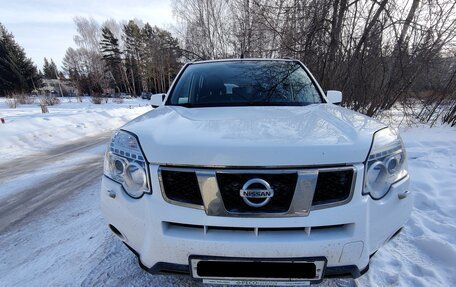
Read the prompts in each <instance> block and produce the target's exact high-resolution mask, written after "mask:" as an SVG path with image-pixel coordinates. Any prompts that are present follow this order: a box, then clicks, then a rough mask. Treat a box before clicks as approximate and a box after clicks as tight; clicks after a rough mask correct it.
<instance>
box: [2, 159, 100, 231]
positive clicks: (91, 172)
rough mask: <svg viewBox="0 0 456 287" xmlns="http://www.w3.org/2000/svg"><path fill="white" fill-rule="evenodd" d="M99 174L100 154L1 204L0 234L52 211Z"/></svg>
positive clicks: (96, 178) (15, 194)
mask: <svg viewBox="0 0 456 287" xmlns="http://www.w3.org/2000/svg"><path fill="white" fill-rule="evenodd" d="M102 174H103V158H102V156H101V155H99V156H95V157H93V158H91V159H90V160H88V161H84V162H81V163H78V164H76V165H75V166H74V167H73V168H70V169H67V170H64V171H62V172H61V173H58V174H57V176H54V177H51V178H49V179H46V180H44V181H42V182H40V183H38V184H37V185H35V186H32V187H29V188H26V189H24V190H22V191H20V192H17V193H14V194H13V195H12V196H10V197H8V198H7V199H5V200H2V201H0V218H1V219H2V220H1V221H0V233H1V232H3V231H6V230H7V229H8V227H10V226H14V227H17V225H18V224H19V223H20V222H21V221H22V220H24V219H25V218H27V219H29V220H32V219H33V217H35V216H38V215H40V214H41V213H42V212H43V211H46V210H49V209H52V208H53V207H55V206H56V205H58V204H59V203H60V202H62V201H63V200H65V198H66V197H68V196H69V195H70V194H75V193H78V192H80V191H81V190H83V189H84V188H85V187H88V186H90V185H92V184H93V183H94V182H95V181H96V180H100V178H101V176H102Z"/></svg>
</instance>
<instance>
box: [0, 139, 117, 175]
mask: <svg viewBox="0 0 456 287" xmlns="http://www.w3.org/2000/svg"><path fill="white" fill-rule="evenodd" d="M110 136H111V132H109V133H103V134H100V135H97V136H93V137H86V138H84V139H82V140H77V141H73V142H71V143H68V144H65V145H61V146H57V147H55V148H53V149H50V150H47V151H45V152H42V153H38V154H34V155H30V156H26V157H22V158H18V159H15V160H13V161H10V162H6V163H3V164H1V165H0V183H2V182H5V181H6V180H10V179H12V178H15V177H17V176H20V175H23V174H27V173H30V172H33V171H36V170H39V169H42V168H43V167H45V166H49V165H51V164H52V163H54V162H56V161H59V160H64V159H66V158H69V157H71V156H72V155H76V154H77V153H80V152H81V151H84V150H88V149H90V148H93V147H95V146H97V145H100V144H104V143H106V142H107V141H108V139H109V137H110Z"/></svg>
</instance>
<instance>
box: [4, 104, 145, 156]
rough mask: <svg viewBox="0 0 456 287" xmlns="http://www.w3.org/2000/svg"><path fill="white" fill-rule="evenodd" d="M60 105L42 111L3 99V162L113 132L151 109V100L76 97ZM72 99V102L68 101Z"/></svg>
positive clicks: (35, 106) (31, 105)
mask: <svg viewBox="0 0 456 287" xmlns="http://www.w3.org/2000/svg"><path fill="white" fill-rule="evenodd" d="M61 101H62V103H61V104H58V105H55V106H49V107H48V108H49V113H46V114H43V113H41V108H40V106H39V105H38V104H25V105H19V106H18V107H17V108H16V109H10V108H8V106H7V104H6V102H5V98H0V118H3V119H4V120H5V123H4V124H1V123H0V134H1V139H0V148H1V157H0V163H1V162H5V161H8V160H11V159H14V158H16V157H18V156H24V155H27V154H32V153H36V152H39V151H42V150H46V149H49V148H51V147H54V146H57V145H60V144H65V143H68V142H71V141H74V140H78V139H81V138H83V137H87V136H94V135H98V134H100V133H102V132H110V131H112V130H113V129H115V128H118V127H120V126H121V125H123V124H124V123H126V122H127V121H129V120H131V119H133V118H135V117H137V116H138V115H140V114H143V113H144V112H146V111H149V110H151V107H150V105H149V104H148V101H145V100H142V99H125V100H124V102H123V103H121V104H117V103H113V102H112V99H109V103H103V104H100V105H95V104H92V103H91V102H90V99H89V98H83V102H82V103H79V102H77V101H76V99H75V98H72V99H71V98H63V99H62V100H61ZM69 101H71V102H69Z"/></svg>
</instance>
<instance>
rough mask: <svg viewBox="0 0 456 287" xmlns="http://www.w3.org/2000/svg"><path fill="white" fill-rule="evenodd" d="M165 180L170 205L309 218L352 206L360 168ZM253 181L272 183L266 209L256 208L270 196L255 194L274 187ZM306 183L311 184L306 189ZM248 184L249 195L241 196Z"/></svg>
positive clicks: (186, 172) (183, 173)
mask: <svg viewBox="0 0 456 287" xmlns="http://www.w3.org/2000/svg"><path fill="white" fill-rule="evenodd" d="M309 175H310V177H309ZM160 177H161V188H162V193H163V195H164V198H165V200H167V201H168V202H170V203H172V204H177V205H184V206H189V207H195V208H204V209H205V211H206V213H207V214H208V215H212V216H238V214H242V215H244V216H257V215H261V216H265V215H266V214H271V216H279V215H280V216H305V215H307V214H308V211H310V210H312V209H318V208H324V207H329V206H334V205H338V204H345V203H347V202H348V201H349V200H350V196H351V194H352V193H351V192H352V186H353V184H354V181H355V179H354V178H355V169H354V168H353V167H340V168H315V169H303V170H302V172H301V170H294V169H293V170H291V169H290V170H268V171H267V172H266V170H261V171H257V170H228V169H218V170H217V169H213V170H209V169H193V168H187V167H185V168H175V167H173V168H168V167H161V168H160ZM253 179H257V180H258V179H261V180H264V181H266V183H267V184H269V185H270V189H272V191H273V195H272V196H270V197H269V201H268V202H267V203H265V204H264V205H263V206H251V205H252V203H253V205H254V204H257V205H258V204H261V203H263V202H264V201H265V200H266V198H265V196H266V197H268V195H263V194H261V195H259V196H258V197H260V198H255V196H256V195H255V193H254V192H258V191H259V192H263V191H265V190H266V191H268V188H266V186H267V185H265V184H264V182H263V183H262V182H261V181H260V182H256V183H248V184H246V183H247V182H248V181H250V180H253ZM303 180H304V181H307V182H306V183H305V184H303V183H302V182H301V181H303ZM312 180H313V181H312ZM298 182H300V184H299V186H298V185H297V184H298ZM315 182H316V183H315ZM244 185H246V187H245V189H246V190H247V191H241V190H242V189H243V187H244ZM200 186H201V188H202V189H201V190H200ZM265 188H266V189H265ZM313 188H315V190H312V189H313ZM246 192H252V193H250V196H248V197H247V198H246V199H245V198H244V197H242V196H241V193H242V194H243V195H245V194H246ZM268 192H271V191H270V190H269V191H268ZM312 192H313V197H312V195H311V193H312ZM295 193H296V194H295ZM309 193H310V194H309ZM203 198H205V200H207V201H208V204H207V206H204V201H203ZM303 199H304V200H303ZM293 200H294V201H293ZM246 201H247V202H246ZM248 203H249V204H251V205H249V204H248ZM189 204H190V205H189ZM290 207H292V208H290ZM306 211H307V212H306Z"/></svg>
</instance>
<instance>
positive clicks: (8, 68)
mask: <svg viewBox="0 0 456 287" xmlns="http://www.w3.org/2000/svg"><path fill="white" fill-rule="evenodd" d="M40 84H41V78H40V77H39V74H38V70H37V68H36V66H35V65H34V64H33V62H32V60H31V59H30V58H27V56H26V55H25V52H24V49H23V48H22V47H21V46H20V45H19V44H18V43H17V42H16V41H15V39H14V36H13V34H11V33H9V32H8V31H7V30H6V28H5V27H4V26H3V25H2V24H1V23H0V96H6V95H10V94H12V93H24V92H30V91H32V90H33V89H35V88H37V87H38V86H40Z"/></svg>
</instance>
